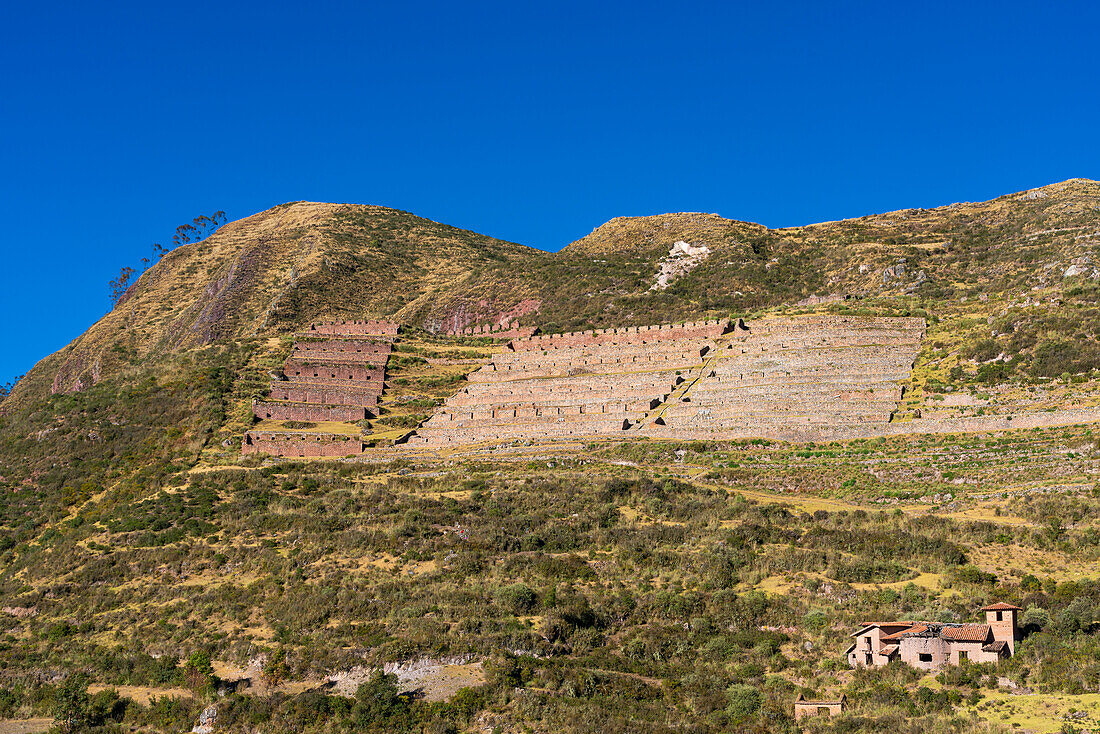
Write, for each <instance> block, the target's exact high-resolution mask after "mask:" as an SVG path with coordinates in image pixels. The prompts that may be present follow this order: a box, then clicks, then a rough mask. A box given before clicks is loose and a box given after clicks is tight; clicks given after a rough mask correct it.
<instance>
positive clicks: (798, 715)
mask: <svg viewBox="0 0 1100 734" xmlns="http://www.w3.org/2000/svg"><path fill="white" fill-rule="evenodd" d="M847 708H848V697H847V696H844V695H841V697H840V698H839V699H838V700H836V701H810V700H807V699H806V697H805V696H803V695H802V694H801V693H800V694H798V698H796V699H795V700H794V720H795V721H798V720H799V719H805V718H806V717H808V716H828V717H829V718H832V717H834V716H838V715H840V714H842V713H844V711H845V709H847Z"/></svg>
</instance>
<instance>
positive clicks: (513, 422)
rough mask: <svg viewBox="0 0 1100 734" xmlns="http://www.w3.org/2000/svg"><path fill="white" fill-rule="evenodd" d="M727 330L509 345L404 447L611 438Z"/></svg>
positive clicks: (606, 333) (696, 326) (696, 325)
mask: <svg viewBox="0 0 1100 734" xmlns="http://www.w3.org/2000/svg"><path fill="white" fill-rule="evenodd" d="M729 328H730V322H729V320H728V319H724V320H720V321H717V320H716V321H699V322H691V323H687V324H662V325H660V326H650V327H631V328H623V329H599V330H595V331H583V332H571V333H568V334H553V335H547V336H532V337H527V338H523V339H516V340H514V341H512V342H511V343H510V344H509V346H508V348H507V349H506V350H505V351H504V353H503V354H499V355H496V356H494V358H493V360H492V361H491V362H490V363H489V364H487V365H485V366H484V367H482V368H481V369H479V370H478V371H476V372H474V373H472V374H471V375H470V376H469V382H470V384H469V386H468V387H466V388H465V389H463V390H462V391H460V392H459V393H458V394H457V395H454V396H453V397H451V398H450V399H449V400H447V402H446V403H445V404H444V405H443V406H442V407H441V408H440V409H439V410H438V411H437V412H436V413H435V414H434V415H433V416H432V417H431V418H430V419H429V420H428V421H426V422H425V423H424V424H423V425H422V426H421V427H420V428H419V429H417V431H416V435H415V436H414V437H412V438H410V443H414V444H415V443H419V444H428V445H436V446H440V445H448V444H465V443H477V442H481V441H510V440H522V439H540V440H544V439H557V440H564V439H570V438H580V437H589V436H605V435H621V434H622V432H623V431H624V430H625V429H629V428H632V427H635V426H638V425H639V424H640V423H641V421H642V420H643V419H644V418H645V416H646V414H647V412H648V411H650V410H652V409H653V408H655V407H657V406H658V405H660V404H661V402H663V401H664V400H665V399H666V398H667V397H668V396H669V395H670V394H671V393H672V392H673V391H674V390H676V388H677V386H678V385H679V384H680V383H682V382H683V381H684V380H685V379H686V377H685V376H686V375H687V374H688V373H690V371H691V370H692V369H693V368H694V367H696V366H698V365H699V364H700V362H701V361H702V359H703V358H704V356H705V355H706V354H707V353H708V352H709V351H710V350H712V349H713V345H714V340H715V339H717V338H718V337H720V336H721V335H723V334H725V333H726V332H727V331H728V330H729Z"/></svg>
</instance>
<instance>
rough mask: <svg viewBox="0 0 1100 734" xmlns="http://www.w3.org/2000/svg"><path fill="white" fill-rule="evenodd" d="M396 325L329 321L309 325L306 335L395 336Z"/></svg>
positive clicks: (379, 322) (378, 322)
mask: <svg viewBox="0 0 1100 734" xmlns="http://www.w3.org/2000/svg"><path fill="white" fill-rule="evenodd" d="M397 329H398V325H397V324H396V323H395V322H393V321H379V320H375V321H330V322H328V323H324V324H316V323H314V324H310V325H309V328H308V329H307V330H306V333H308V334H319V335H325V336H397Z"/></svg>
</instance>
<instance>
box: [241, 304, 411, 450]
mask: <svg viewBox="0 0 1100 734" xmlns="http://www.w3.org/2000/svg"><path fill="white" fill-rule="evenodd" d="M397 331H398V327H397V324H394V323H392V322H388V321H340V322H336V323H331V324H310V327H309V330H308V331H307V332H306V333H305V334H300V335H298V337H297V338H296V340H295V342H294V348H293V350H292V351H291V355H290V357H288V358H287V360H286V362H285V364H284V365H283V371H282V377H283V379H281V380H276V381H274V382H272V383H271V390H270V392H269V395H268V399H267V400H263V401H259V400H257V401H253V404H252V412H253V415H255V416H256V417H257V418H259V419H261V420H273V421H308V422H329V421H335V422H346V423H352V422H355V421H359V420H363V419H365V418H368V417H370V413H369V410H368V409H370V408H373V407H374V406H375V405H377V403H378V398H379V396H380V395H381V394H382V390H383V387H384V385H385V375H386V362H387V361H388V360H389V356H390V352H391V350H392V349H393V344H392V341H391V340H392V337H393V336H394V335H396V334H397ZM242 450H243V452H244V453H246V454H251V453H267V454H271V455H273V456H347V455H349V454H360V453H362V452H363V442H362V440H361V439H358V438H354V437H352V436H348V435H344V434H332V433H312V432H306V431H270V430H258V431H249V432H248V433H247V434H246V435H245V438H244V443H243V446H242Z"/></svg>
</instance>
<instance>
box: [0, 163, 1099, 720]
mask: <svg viewBox="0 0 1100 734" xmlns="http://www.w3.org/2000/svg"><path fill="white" fill-rule="evenodd" d="M1098 239H1100V185H1098V184H1096V183H1095V182H1090V181H1083V180H1074V181H1069V182H1065V183H1063V184H1056V185H1053V186H1048V187H1044V188H1042V189H1036V190H1033V191H1029V192H1023V193H1021V194H1013V195H1009V196H1005V197H1000V198H999V199H996V200H993V201H990V202H984V203H980V204H958V205H952V206H949V207H941V208H939V209H935V210H906V211H903V212H894V213H891V214H884V215H877V216H873V217H864V218H861V219H857V220H848V221H844V222H832V223H825V224H820V225H812V226H807V227H799V228H790V229H782V230H770V229H767V228H765V227H763V226H760V225H754V224H746V223H741V222H730V221H729V220H725V219H723V218H721V217H719V216H717V215H711V214H707V215H703V214H669V215H659V216H655V217H638V218H622V219H616V220H612V222H610V223H609V224H608V225H605V226H603V227H600V228H598V229H597V230H596V231H595V232H593V234H592V235H590V236H589V237H586V238H584V239H582V240H581V241H578V242H577V243H574V244H573V245H571V246H569V247H567V248H565V249H564V250H563V251H561V252H559V253H543V252H539V251H535V250H531V249H530V248H525V247H522V246H520V245H514V244H510V243H505V242H499V241H496V240H492V239H491V238H487V237H483V236H481V235H476V234H474V233H470V232H463V231H461V230H456V229H454V228H449V227H446V226H444V225H439V224H436V223H433V222H429V221H427V220H423V219H420V218H417V217H414V216H412V215H410V214H406V213H403V212H395V211H392V210H388V209H383V208H379V207H359V206H351V205H335V204H308V203H297V204H288V205H283V206H280V207H276V208H275V209H272V210H270V211H268V212H263V213H261V214H258V215H255V216H254V217H250V218H248V219H246V220H241V221H239V222H235V223H231V224H228V225H226V226H225V227H224V228H223V229H222V230H220V231H219V232H218V233H216V234H215V235H213V236H211V237H210V238H209V239H207V240H204V241H203V242H199V243H194V244H190V245H185V246H183V247H181V248H179V249H177V250H175V251H173V252H172V253H170V254H169V255H167V256H166V257H165V259H164V260H163V261H161V262H160V263H159V264H157V265H156V266H155V267H153V268H152V269H151V270H149V271H148V272H146V273H145V274H144V276H143V277H142V278H141V280H140V281H139V282H138V283H137V284H136V285H135V286H134V287H133V289H132V290H131V291H130V292H129V293H128V294H127V295H126V296H125V298H124V299H123V300H122V301H121V302H120V303H119V305H118V307H116V308H115V309H114V310H113V311H112V312H111V313H110V314H108V315H107V316H105V317H104V318H103V319H102V320H100V322H98V323H97V324H96V325H95V326H94V327H93V328H92V329H90V330H89V331H88V332H87V333H86V334H85V335H83V336H81V337H79V338H78V339H77V340H76V341H74V343H73V344H71V345H69V346H68V347H66V348H65V349H64V350H62V351H61V352H59V353H58V354H55V355H51V356H50V357H48V358H46V359H45V360H43V362H42V363H40V364H39V365H38V366H36V367H35V369H34V370H33V371H32V372H31V373H30V375H29V376H28V377H27V378H26V379H25V380H24V381H23V382H21V383H20V384H19V385H18V386H17V388H16V390H15V392H14V393H13V394H12V395H11V396H10V398H8V399H6V400H4V401H3V403H2V404H0V731H8V730H19V731H30V730H33V731H42V730H43V729H44V728H46V727H49V726H51V725H55V724H56V726H57V727H58V728H67V729H69V730H88V731H100V732H152V731H164V732H179V731H187V730H190V729H192V728H194V727H196V725H199V724H202V725H204V726H209V725H210V722H211V720H214V721H215V724H214V731H224V732H226V734H252V733H253V732H256V731H265V732H266V731H273V732H287V733H288V734H289V732H295V733H301V734H341V733H343V732H361V731H368V732H393V731H410V732H426V731H427V732H459V731H500V732H508V733H509V734H511V733H513V732H514V733H516V734H518V733H519V732H526V731H553V732H559V731H560V732H591V731H600V732H603V733H605V734H611V733H612V732H645V733H647V734H676V733H679V732H684V731H700V732H715V733H717V732H727V731H746V732H764V731H767V732H771V731H776V732H784V733H785V734H798V733H799V732H801V731H804V730H810V731H814V732H829V731H835V732H848V733H849V734H856V733H858V734H872V733H876V734H877V732H882V731H892V732H898V733H899V734H924V733H925V732H944V733H947V732H951V733H952V734H995V733H996V734H999V733H1000V732H1008V731H1024V730H1033V731H1038V732H1044V733H1045V732H1048V731H1049V732H1054V731H1059V730H1061V731H1070V730H1071V729H1073V730H1077V731H1080V730H1082V729H1085V728H1094V729H1095V728H1097V726H1100V694H1097V693H1096V692H1095V691H1097V690H1098V688H1097V686H1098V685H1100V683H1098V682H1100V662H1098V661H1100V623H1098V622H1097V620H1100V438H1098V435H1097V434H1098V428H1097V426H1098V424H1100V269H1098V267H1097V263H1098V262H1100V257H1098V252H1097V246H1098V245H1097V243H1098ZM347 320H353V321H366V320H374V321H379V320H384V321H387V322H391V323H393V324H400V333H397V334H381V333H378V334H372V335H371V336H370V338H367V337H366V336H365V335H364V334H358V333H348V332H346V331H345V332H341V331H340V329H341V328H343V327H338V326H333V327H332V328H331V329H329V328H317V329H310V328H309V326H310V324H322V323H334V322H340V321H347ZM517 321H518V322H519V323H521V324H522V325H523V327H524V328H525V329H530V328H533V327H535V326H537V327H539V328H540V329H541V333H540V334H537V335H535V336H534V337H525V338H518V339H514V340H513V341H512V343H511V346H509V345H508V344H507V340H506V339H503V338H500V339H498V338H496V337H502V336H504V335H506V334H509V333H511V329H512V328H513V327H514V325H515V323H516V322H517ZM685 322H687V324H686V325H685ZM498 324H499V325H502V326H503V325H504V324H508V325H509V327H505V328H500V329H493V328H491V327H492V325H498ZM652 324H662V325H666V326H665V327H662V328H635V327H638V326H639V325H652ZM468 327H478V328H476V329H475V328H470V329H469V331H467V328H468ZM395 328H396V327H395ZM322 332H323V333H322ZM519 333H520V332H519V331H518V330H516V332H515V333H514V334H512V336H513V337H514V336H518V334H519ZM382 342H384V344H383V343H382ZM383 356H384V357H385V363H384V372H381V373H379V371H378V370H379V369H383V364H382V357H383ZM337 368H339V369H337ZM325 369H328V370H329V371H328V373H327V375H326V373H325V372H324V370H325ZM283 377H286V378H288V379H282V378H283ZM378 378H381V379H378ZM332 381H336V383H339V384H330V383H332ZM351 383H369V389H366V387H367V386H368V385H360V387H363V388H364V390H363V391H362V394H363V395H365V396H366V397H365V398H364V400H362V401H360V402H362V403H368V404H357V403H356V401H354V400H349V399H348V397H349V395H350V393H349V392H348V391H347V390H346V389H345V392H344V393H343V394H342V395H335V394H332V393H326V392H325V390H328V389H330V388H340V389H344V388H347V387H348V386H349V385H350V384H351ZM311 384H312V385H313V388H316V387H318V386H320V387H323V388H324V390H321V391H319V392H318V391H316V390H314V391H313V392H309V390H310V389H312V388H309V387H308V386H309V385H311ZM292 385H293V387H292ZM273 387H274V388H279V389H284V390H288V391H289V390H292V389H298V390H301V392H297V393H292V392H283V393H279V392H277V391H276V390H274V389H273ZM433 414H434V417H433ZM360 416H362V417H360ZM418 427H421V428H420V431H421V432H422V433H423V435H422V436H421V438H423V439H424V442H423V443H420V444H415V443H411V444H402V443H400V441H401V439H402V438H404V437H406V436H408V434H410V433H411V432H413V431H416V430H417V428H418ZM570 431H572V433H570ZM249 434H256V435H259V436H261V437H262V436H264V435H266V436H276V435H283V436H285V435H288V434H293V435H294V436H296V438H295V440H299V441H300V440H312V441H316V442H317V443H318V444H323V443H327V444H328V445H335V444H339V448H338V449H334V450H332V451H324V452H323V451H318V454H321V453H327V454H328V455H325V456H321V455H318V456H311V457H301V458H299V457H284V458H278V457H272V456H270V455H268V452H266V451H259V450H257V451H252V452H249V453H246V452H245V451H244V450H243V446H244V445H247V444H246V442H247V438H244V437H246V436H248V435H249ZM546 438H549V439H552V440H544V439H546ZM253 446H254V447H255V448H261V447H259V446H257V445H256V444H253ZM352 447H354V448H355V449H357V451H346V449H348V448H352ZM348 453H350V454H352V455H351V456H348V455H347V454H348ZM995 601H1001V602H1008V603H1010V604H1013V605H1015V606H1018V607H1020V608H1021V609H1022V610H1023V611H1022V613H1021V637H1020V639H1019V641H1018V646H1017V648H1016V653H1017V654H1016V655H1014V656H1013V657H1011V658H1008V659H1004V660H998V661H997V662H996V663H992V662H985V663H974V664H972V665H966V666H957V667H953V668H950V669H944V670H941V671H935V672H930V673H925V672H922V671H917V670H915V669H910V668H905V667H898V666H892V667H891V666H887V667H886V668H883V669H875V670H862V669H860V670H853V669H851V668H849V666H848V663H847V660H846V658H845V656H844V651H845V649H846V648H847V646H848V645H849V644H850V642H849V639H848V635H849V634H850V633H851V632H852V631H853V630H854V629H857V628H858V624H859V623H860V622H861V621H863V620H866V619H917V620H929V621H933V622H935V623H936V624H950V625H957V624H967V623H970V622H975V621H979V620H980V611H979V610H980V609H981V608H982V607H983V606H986V605H988V604H990V603H991V602H995ZM841 695H845V696H847V701H848V702H849V710H848V711H847V712H845V713H844V714H843V715H842V716H841V717H839V718H837V719H835V720H829V721H826V720H824V719H821V720H814V721H810V722H806V721H801V722H798V721H795V719H794V716H793V713H794V712H793V702H794V701H795V699H796V698H797V697H800V696H801V697H804V698H806V699H811V700H813V699H817V700H835V699H838V698H839V697H840V696H841ZM214 712H216V716H215V715H214ZM75 727H80V729H76V728H75ZM201 730H202V729H200V731H201Z"/></svg>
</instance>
